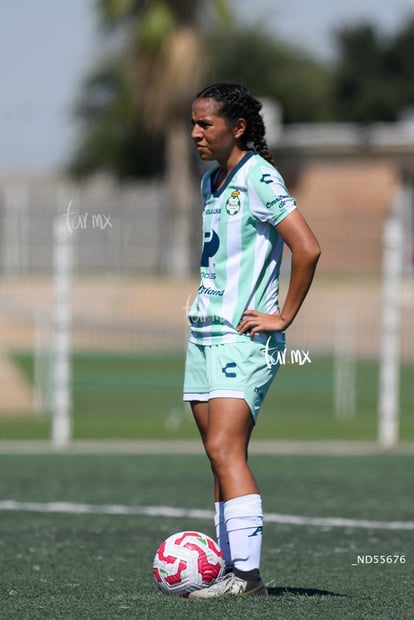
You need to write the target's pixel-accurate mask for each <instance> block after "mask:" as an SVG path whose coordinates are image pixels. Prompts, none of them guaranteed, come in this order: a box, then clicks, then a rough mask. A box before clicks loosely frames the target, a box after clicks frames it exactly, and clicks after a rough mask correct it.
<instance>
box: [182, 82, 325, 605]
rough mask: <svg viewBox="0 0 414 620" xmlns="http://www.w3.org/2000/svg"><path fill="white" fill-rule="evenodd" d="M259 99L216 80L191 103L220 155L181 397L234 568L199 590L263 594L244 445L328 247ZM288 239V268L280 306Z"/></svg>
mask: <svg viewBox="0 0 414 620" xmlns="http://www.w3.org/2000/svg"><path fill="white" fill-rule="evenodd" d="M261 107H262V105H261V103H260V102H259V101H258V100H257V99H255V98H254V97H253V96H252V94H251V93H250V92H249V90H248V89H247V88H245V87H244V86H241V85H238V84H229V83H219V84H213V85H211V86H208V87H207V88H205V89H203V90H202V91H201V92H199V93H198V94H197V95H196V97H195V100H194V102H193V108H192V122H193V130H192V139H193V141H194V143H195V146H196V148H197V150H198V153H199V156H200V158H201V159H202V160H206V161H210V160H213V161H217V163H218V166H216V167H213V168H212V169H211V170H209V171H208V172H207V173H206V174H205V175H204V176H203V179H202V183H201V194H202V200H203V205H204V211H203V249H202V255H201V283H200V286H199V289H198V295H197V298H196V300H195V301H194V303H193V305H192V307H191V308H190V310H189V313H188V318H189V322H190V325H191V330H190V338H189V343H188V350H187V357H186V370H185V379H184V400H186V401H189V402H190V403H191V409H192V412H193V415H194V418H195V422H196V424H197V427H198V429H199V431H200V435H201V438H202V441H203V445H204V449H205V451H206V454H207V456H208V458H209V460H210V463H211V467H212V471H213V474H214V482H215V526H216V532H217V537H218V542H219V544H220V547H221V549H222V551H223V553H224V556H225V560H226V569H227V571H226V574H225V576H224V577H223V578H222V579H220V580H219V581H217V582H216V583H215V584H213V585H212V586H210V587H209V588H205V589H202V590H198V591H196V592H193V593H192V594H191V595H190V596H192V597H200V598H206V597H215V596H222V595H224V594H241V595H246V594H254V595H266V594H267V590H266V587H265V585H264V583H263V581H262V579H261V577H260V571H259V569H260V556H261V546H262V532H263V511H262V501H261V496H260V494H259V490H258V487H257V484H256V481H255V478H254V476H253V473H252V471H251V469H250V467H249V465H248V463H247V449H248V444H249V440H250V435H251V433H252V430H253V428H254V425H255V423H256V419H257V415H258V412H259V409H260V406H261V404H262V402H263V399H264V397H265V395H266V392H267V390H268V389H269V387H270V384H271V383H272V380H273V379H274V377H275V375H276V371H277V369H278V364H277V363H276V362H277V356H276V355H275V352H276V351H278V350H280V349H282V350H283V349H284V347H285V343H284V330H286V328H287V327H289V325H290V324H291V323H292V321H293V320H294V318H295V316H296V314H297V312H298V310H299V308H300V306H301V305H302V302H303V300H304V299H305V296H306V294H307V292H308V290H309V287H310V285H311V282H312V278H313V274H314V271H315V268H316V264H317V261H318V258H319V255H320V249H319V245H318V242H317V240H316V238H315V236H314V235H313V233H312V231H311V230H310V228H309V226H308V225H307V224H306V222H305V221H304V219H303V217H302V216H301V214H300V213H299V211H298V210H297V209H296V205H295V201H294V199H293V198H291V197H290V195H289V194H288V192H287V190H286V187H285V184H284V181H283V179H282V177H281V176H280V174H279V173H278V171H277V170H276V168H275V164H274V162H273V159H272V155H271V153H270V152H269V150H268V147H267V144H266V140H265V127H264V124H263V119H262V116H261V114H260V110H261ZM284 243H286V244H287V246H288V247H289V249H290V251H291V272H290V273H291V275H290V280H289V286H288V290H287V293H286V298H285V300H284V303H283V306H282V308H281V309H280V307H279V303H278V289H279V270H280V264H281V259H282V250H283V244H284ZM272 355H273V356H272Z"/></svg>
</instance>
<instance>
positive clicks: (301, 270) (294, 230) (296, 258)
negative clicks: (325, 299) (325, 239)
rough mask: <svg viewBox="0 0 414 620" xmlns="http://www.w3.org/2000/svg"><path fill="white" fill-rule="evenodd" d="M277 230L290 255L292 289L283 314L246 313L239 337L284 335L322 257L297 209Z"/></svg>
mask: <svg viewBox="0 0 414 620" xmlns="http://www.w3.org/2000/svg"><path fill="white" fill-rule="evenodd" d="M276 229H277V231H278V233H279V234H280V236H281V237H282V238H283V240H284V242H285V243H286V245H287V246H288V247H289V249H290V251H291V254H292V256H291V271H290V280H289V286H288V290H287V294H286V298H285V302H284V304H283V307H282V309H281V310H280V312H276V313H275V314H264V313H262V312H258V311H257V310H245V312H244V313H243V318H242V320H241V322H240V324H239V327H238V331H239V332H240V333H242V334H243V333H246V332H250V337H251V338H253V337H254V335H255V334H256V333H257V332H261V331H272V332H273V331H284V330H285V329H286V328H287V327H289V325H290V324H291V323H292V321H293V320H294V318H295V316H296V315H297V313H298V311H299V309H300V307H301V305H302V303H303V301H304V299H305V297H306V295H307V293H308V291H309V287H310V285H311V283H312V280H313V276H314V273H315V269H316V265H317V262H318V259H319V256H320V254H321V250H320V247H319V243H318V241H317V239H316V237H315V235H314V234H313V232H312V231H311V229H310V228H309V226H308V224H307V223H306V222H305V220H304V218H303V217H302V215H301V214H300V213H299V211H298V210H297V209H295V210H294V211H292V212H291V213H290V214H289V215H288V216H287V217H285V218H284V219H283V220H282V221H281V222H280V223H279V224H278V225H277V226H276Z"/></svg>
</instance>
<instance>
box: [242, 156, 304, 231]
mask: <svg viewBox="0 0 414 620" xmlns="http://www.w3.org/2000/svg"><path fill="white" fill-rule="evenodd" d="M248 191H249V197H250V209H251V212H252V214H253V216H254V217H256V218H257V219H258V220H260V221H261V222H269V223H270V224H272V225H273V226H277V224H280V222H281V221H282V220H284V219H285V217H286V216H287V215H289V213H291V212H292V211H294V210H295V209H296V201H295V199H294V198H292V196H290V194H289V192H288V191H287V189H286V185H285V183H284V181H283V178H282V176H281V175H280V173H279V172H278V171H277V170H276V168H274V167H273V166H271V165H270V164H266V163H265V162H264V165H260V164H256V165H255V166H253V167H252V168H251V170H250V174H249V180H248Z"/></svg>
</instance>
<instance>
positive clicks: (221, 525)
mask: <svg viewBox="0 0 414 620" xmlns="http://www.w3.org/2000/svg"><path fill="white" fill-rule="evenodd" d="M214 507H215V515H214V525H215V526H216V536H217V542H218V544H219V547H220V549H221V550H222V552H223V555H224V561H225V563H226V570H227V569H229V568H233V562H232V559H231V553H230V545H229V536H228V534H227V529H226V524H225V522H224V502H215V504H214Z"/></svg>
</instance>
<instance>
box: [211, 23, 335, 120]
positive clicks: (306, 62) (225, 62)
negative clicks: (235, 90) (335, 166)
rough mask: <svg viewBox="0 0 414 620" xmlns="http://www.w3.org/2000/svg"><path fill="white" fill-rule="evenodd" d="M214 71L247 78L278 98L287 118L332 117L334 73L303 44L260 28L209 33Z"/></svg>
mask: <svg viewBox="0 0 414 620" xmlns="http://www.w3.org/2000/svg"><path fill="white" fill-rule="evenodd" d="M209 43H210V44H209V49H210V50H212V52H211V55H210V63H209V77H210V78H211V79H212V80H221V79H223V80H230V81H239V82H242V83H245V84H247V85H248V86H249V88H251V90H252V91H253V92H254V93H255V94H256V95H257V96H258V97H269V98H271V99H274V100H276V101H277V102H278V103H279V104H280V106H281V108H282V115H283V122H284V123H301V122H322V121H329V120H333V109H332V106H331V103H332V73H331V70H330V68H329V67H328V66H326V65H325V64H323V63H321V62H318V61H315V60H313V59H312V58H311V57H309V55H307V54H306V53H305V52H304V51H303V50H301V49H300V48H299V47H296V46H293V45H290V44H288V43H285V42H283V41H281V40H279V39H277V38H275V37H271V36H270V35H268V34H266V33H264V32H262V31H260V30H258V29H257V28H254V29H251V28H245V27H241V28H240V27H239V28H233V29H231V30H227V31H226V32H218V33H216V34H215V35H212V36H211V37H210V39H209Z"/></svg>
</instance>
